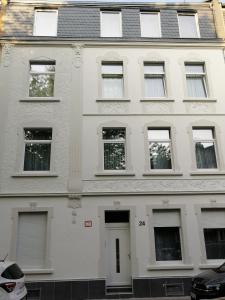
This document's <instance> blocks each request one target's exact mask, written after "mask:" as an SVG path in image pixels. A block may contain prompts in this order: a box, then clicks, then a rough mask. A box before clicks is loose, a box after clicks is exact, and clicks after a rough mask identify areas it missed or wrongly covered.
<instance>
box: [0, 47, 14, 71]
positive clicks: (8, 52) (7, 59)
mask: <svg viewBox="0 0 225 300" xmlns="http://www.w3.org/2000/svg"><path fill="white" fill-rule="evenodd" d="M13 48H14V45H13V44H10V43H5V44H3V45H2V61H3V66H4V67H9V65H10V63H11V58H12V51H13Z"/></svg>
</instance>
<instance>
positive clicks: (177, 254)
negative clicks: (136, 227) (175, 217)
mask: <svg viewBox="0 0 225 300" xmlns="http://www.w3.org/2000/svg"><path fill="white" fill-rule="evenodd" d="M154 232H155V250H156V260H157V261H168V260H181V259H182V257H181V246H180V233H179V227H155V228H154Z"/></svg>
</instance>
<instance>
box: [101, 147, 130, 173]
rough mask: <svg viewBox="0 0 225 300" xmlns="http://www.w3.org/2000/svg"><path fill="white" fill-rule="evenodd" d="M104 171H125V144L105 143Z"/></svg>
mask: <svg viewBox="0 0 225 300" xmlns="http://www.w3.org/2000/svg"><path fill="white" fill-rule="evenodd" d="M104 169H105V170H125V148H124V143H104Z"/></svg>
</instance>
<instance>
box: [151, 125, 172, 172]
mask: <svg viewBox="0 0 225 300" xmlns="http://www.w3.org/2000/svg"><path fill="white" fill-rule="evenodd" d="M149 130H158V131H160V130H168V131H169V136H170V138H169V139H168V140H163V139H161V140H150V139H149V138H148V131H149ZM147 139H148V149H149V143H154V142H156V143H169V145H170V155H171V169H151V162H150V149H149V151H148V154H149V170H150V171H151V172H160V171H161V172H166V171H168V172H169V171H173V170H174V159H173V149H172V136H171V128H170V127H151V126H148V127H147Z"/></svg>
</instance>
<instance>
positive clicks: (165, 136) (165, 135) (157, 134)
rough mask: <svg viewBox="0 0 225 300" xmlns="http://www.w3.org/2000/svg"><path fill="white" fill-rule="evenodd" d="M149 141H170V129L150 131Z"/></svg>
mask: <svg viewBox="0 0 225 300" xmlns="http://www.w3.org/2000/svg"><path fill="white" fill-rule="evenodd" d="M148 139H149V140H153V141H162V140H169V139H170V131H169V129H148Z"/></svg>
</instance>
